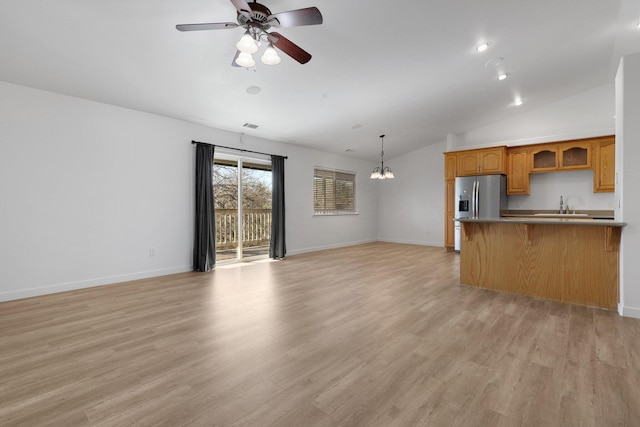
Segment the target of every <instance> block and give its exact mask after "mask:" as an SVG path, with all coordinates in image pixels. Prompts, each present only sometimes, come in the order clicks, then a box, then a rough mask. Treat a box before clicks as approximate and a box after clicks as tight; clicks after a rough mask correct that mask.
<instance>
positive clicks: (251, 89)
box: [247, 86, 262, 95]
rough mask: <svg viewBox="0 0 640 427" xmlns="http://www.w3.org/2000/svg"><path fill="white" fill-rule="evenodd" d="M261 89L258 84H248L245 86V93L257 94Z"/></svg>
mask: <svg viewBox="0 0 640 427" xmlns="http://www.w3.org/2000/svg"><path fill="white" fill-rule="evenodd" d="M261 91H262V89H260V88H259V87H258V86H249V87H248V88H247V93H248V94H249V95H257V94H259V93H260V92H261Z"/></svg>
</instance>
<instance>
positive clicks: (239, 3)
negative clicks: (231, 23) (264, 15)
mask: <svg viewBox="0 0 640 427" xmlns="http://www.w3.org/2000/svg"><path fill="white" fill-rule="evenodd" d="M231 3H233V5H234V6H235V7H236V9H238V12H240V13H242V14H243V15H245V16H247V17H252V18H253V10H251V8H250V7H249V3H247V1H246V0H231Z"/></svg>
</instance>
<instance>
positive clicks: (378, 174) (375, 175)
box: [370, 135, 395, 179]
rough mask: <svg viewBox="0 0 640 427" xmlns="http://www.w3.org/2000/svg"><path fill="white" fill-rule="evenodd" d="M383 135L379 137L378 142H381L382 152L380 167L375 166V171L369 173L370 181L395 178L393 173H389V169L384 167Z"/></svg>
mask: <svg viewBox="0 0 640 427" xmlns="http://www.w3.org/2000/svg"><path fill="white" fill-rule="evenodd" d="M384 137H385V136H384V135H380V140H381V142H382V151H380V158H381V162H380V166H376V167H375V169H373V171H372V172H371V176H370V178H371V179H391V178H395V176H394V175H393V172H391V168H389V166H387V167H386V168H385V167H384Z"/></svg>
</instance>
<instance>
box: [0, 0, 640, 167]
mask: <svg viewBox="0 0 640 427" xmlns="http://www.w3.org/2000/svg"><path fill="white" fill-rule="evenodd" d="M261 2H262V3H263V4H264V5H266V6H267V7H268V8H269V9H271V11H272V12H273V13H277V12H282V11H287V10H292V9H300V8H305V7H310V6H316V7H318V8H319V9H320V11H321V12H322V15H323V17H324V23H323V24H322V25H315V26H305V27H295V28H281V29H278V30H276V31H278V32H280V33H281V34H283V35H284V36H286V37H287V38H289V39H290V40H291V41H293V42H294V43H296V44H298V45H299V46H300V47H302V48H303V49H305V50H306V51H308V52H309V53H311V54H312V55H313V58H312V59H311V61H310V62H309V63H307V64H305V65H301V64H299V63H297V62H295V61H294V60H292V59H291V58H289V57H288V56H286V55H285V54H283V53H281V54H280V56H281V57H282V62H281V63H280V64H279V65H275V66H267V65H264V64H262V63H261V62H259V61H257V65H256V66H255V68H254V69H251V70H248V69H245V68H238V67H232V66H231V65H230V64H231V61H232V59H233V57H234V54H235V52H236V48H235V43H236V42H237V41H238V39H239V38H240V36H241V35H242V34H243V30H242V29H240V28H236V29H230V30H214V31H199V32H188V33H186V32H179V31H177V30H176V29H175V25H176V24H184V23H200V22H229V21H231V22H235V20H236V10H235V7H234V6H233V4H232V3H231V2H230V1H229V0H180V1H178V0H56V1H51V0H2V1H1V2H0V52H1V56H0V80H2V81H6V82H10V83H16V84H20V85H25V86H30V87H34V88H39V89H44V90H49V91H53V92H58V93H62V94H68V95H72V96H76V97H80V98H86V99H90V100H95V101H99V102H103V103H107V104H113V105H118V106H123V107H127V108H133V109H137V110H142V111H147V112H151V113H156V114H161V115H165V116H169V117H175V118H178V119H184V120H187V121H191V122H195V123H200V124H205V125H209V126H213V127H216V128H220V129H225V130H230V131H234V132H239V133H245V134H247V135H255V136H259V137H263V138H267V139H272V140H276V141H283V142H289V143H293V144H299V145H303V146H308V147H312V148H315V149H319V150H324V151H330V152H336V153H341V154H347V155H351V156H354V157H358V158H362V159H370V160H374V161H375V160H377V159H378V157H379V142H380V141H379V138H378V135H380V134H382V133H384V134H386V135H387V137H386V138H385V152H386V156H387V157H388V158H391V157H394V156H396V155H400V154H403V153H407V152H410V151H412V150H415V149H417V148H420V147H423V146H425V145H428V144H432V143H436V142H439V141H442V140H444V139H445V138H446V135H447V134H449V133H454V134H455V133H463V132H465V131H468V130H472V129H476V128H478V127H481V126H484V125H487V124H490V123H493V122H495V121H498V120H501V119H505V118H508V117H511V116H515V115H517V114H520V113H522V112H524V111H527V110H529V109H532V108H535V107H539V106H541V105H544V104H547V103H549V102H553V101H556V100H559V99H562V98H566V97H567V96H570V95H573V94H576V93H579V92H582V91H585V90H588V89H591V88H594V87H598V86H602V85H605V84H611V83H613V79H614V76H615V72H616V68H617V65H618V62H619V59H620V57H621V55H624V54H628V53H633V52H638V51H640V28H639V27H638V26H637V23H638V21H639V20H640V2H638V1H637V0H581V1H576V0H538V1H535V2H533V1H530V2H520V1H513V0H488V1H484V2H479V1H477V0H459V1H450V0H446V1H445V0H430V1H428V0H404V1H401V2H393V1H384V0H349V1H335V0H333V1H325V0H297V1H293V0H261ZM483 40H488V41H490V42H491V45H490V47H489V49H488V50H487V51H485V52H483V53H478V52H477V51H476V50H475V47H476V45H477V44H478V43H479V42H481V41H483ZM263 49H264V48H263ZM499 58H502V59H501V60H499ZM502 69H503V70H504V71H507V72H508V73H509V77H508V78H507V79H506V80H504V81H498V80H497V78H496V77H497V73H498V71H499V70H502ZM254 86H255V87H258V88H260V92H259V93H257V94H250V93H248V92H247V89H248V88H250V87H254ZM517 96H519V97H521V98H522V100H523V105H521V106H519V107H516V106H514V105H513V100H514V97H517ZM245 123H251V124H255V125H258V128H257V129H249V128H246V127H243V125H244V124H245ZM347 149H349V150H351V151H350V152H348V153H345V150H347Z"/></svg>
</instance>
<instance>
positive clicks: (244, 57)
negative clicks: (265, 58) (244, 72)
mask: <svg viewBox="0 0 640 427" xmlns="http://www.w3.org/2000/svg"><path fill="white" fill-rule="evenodd" d="M236 64H238V65H239V66H241V67H253V66H254V65H256V61H254V60H253V57H252V56H251V55H250V54H248V53H246V52H242V51H241V52H240V55H238V57H237V58H236Z"/></svg>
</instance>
